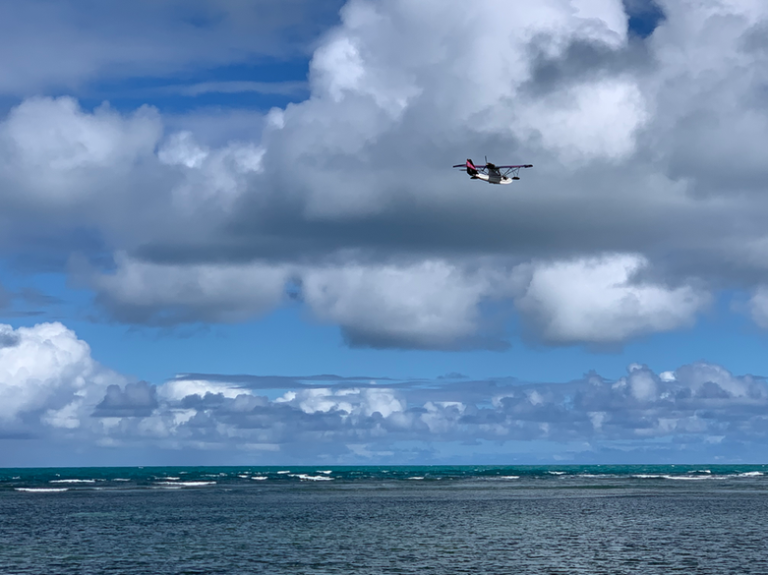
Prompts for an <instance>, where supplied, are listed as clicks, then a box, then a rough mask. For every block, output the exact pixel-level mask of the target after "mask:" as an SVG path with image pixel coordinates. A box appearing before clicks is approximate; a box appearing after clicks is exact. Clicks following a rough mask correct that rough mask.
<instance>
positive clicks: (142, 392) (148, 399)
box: [93, 381, 158, 417]
mask: <svg viewBox="0 0 768 575" xmlns="http://www.w3.org/2000/svg"><path fill="white" fill-rule="evenodd" d="M157 405H158V404H157V388H156V387H155V386H154V385H150V384H149V383H147V382H146V381H139V382H137V383H133V382H129V383H126V384H125V387H124V388H123V389H121V388H120V386H119V385H115V384H113V385H110V386H109V387H107V391H106V395H104V399H102V400H101V403H99V404H98V405H97V406H96V409H95V410H94V412H93V415H94V416H95V417H142V416H147V415H149V414H151V413H152V411H153V410H154V409H155V408H156V407H157Z"/></svg>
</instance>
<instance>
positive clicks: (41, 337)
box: [0, 323, 127, 434]
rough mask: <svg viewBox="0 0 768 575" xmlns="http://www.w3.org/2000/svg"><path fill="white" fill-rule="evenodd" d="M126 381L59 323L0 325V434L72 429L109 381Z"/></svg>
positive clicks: (81, 420) (100, 396) (100, 394)
mask: <svg viewBox="0 0 768 575" xmlns="http://www.w3.org/2000/svg"><path fill="white" fill-rule="evenodd" d="M126 381H127V380H126V379H125V378H123V377H122V376H120V375H118V374H116V373H114V372H112V371H110V370H109V369H107V368H105V367H103V366H101V365H100V364H99V363H98V362H96V361H94V360H93V358H92V357H91V350H90V347H89V346H88V344H87V343H86V342H84V341H82V340H80V339H78V338H77V336H76V335H75V333H74V332H73V331H71V330H69V329H67V328H66V327H65V326H64V325H62V324H60V323H48V324H39V325H36V326H34V327H20V328H18V329H15V330H14V329H13V328H12V327H11V326H9V325H0V396H1V397H2V401H0V433H3V432H5V433H31V434H35V433H38V432H39V431H40V426H43V427H48V428H60V429H65V430H68V429H77V428H79V427H80V426H81V424H82V422H83V419H85V420H86V421H87V418H88V416H89V415H90V412H91V411H92V410H93V409H94V407H95V406H96V405H97V404H98V402H99V401H100V400H101V399H102V398H103V396H104V392H105V390H106V389H107V387H108V386H109V385H118V384H123V383H125V382H126Z"/></svg>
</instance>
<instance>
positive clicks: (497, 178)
mask: <svg viewBox="0 0 768 575" xmlns="http://www.w3.org/2000/svg"><path fill="white" fill-rule="evenodd" d="M471 178H472V179H473V180H483V181H484V182H488V183H489V184H511V183H512V178H507V177H506V176H502V175H501V174H498V173H496V174H494V173H493V172H491V173H490V174H475V175H474V176H471Z"/></svg>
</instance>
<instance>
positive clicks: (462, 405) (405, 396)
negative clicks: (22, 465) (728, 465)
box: [0, 324, 768, 464]
mask: <svg viewBox="0 0 768 575" xmlns="http://www.w3.org/2000/svg"><path fill="white" fill-rule="evenodd" d="M0 332H2V333H3V334H4V337H5V336H7V335H9V334H10V336H12V337H14V338H16V342H15V343H14V344H13V345H10V346H4V347H2V348H0V375H1V376H2V377H0V382H1V383H0V385H2V389H0V391H1V392H2V395H3V398H4V401H3V403H2V406H1V407H0V425H1V426H2V430H1V431H2V435H3V437H5V441H11V439H9V438H11V437H17V439H16V440H13V441H17V442H23V441H26V439H23V437H28V436H34V437H36V438H37V441H38V442H41V443H40V445H41V446H42V447H41V449H42V448H43V447H44V448H45V449H42V451H41V453H49V452H50V451H51V449H50V448H51V446H54V445H58V446H60V447H66V446H68V445H75V444H76V445H77V446H78V450H79V452H80V453H81V455H80V457H84V458H85V459H84V461H90V462H91V463H90V464H93V463H94V461H95V459H94V458H95V457H96V455H95V454H97V453H102V452H103V451H102V450H103V449H104V448H108V449H110V450H116V451H117V452H121V451H125V452H126V453H129V452H130V453H133V452H135V451H136V450H138V451H140V452H143V453H147V454H157V453H160V452H163V451H167V450H172V451H177V452H179V453H183V454H185V455H184V456H183V457H186V458H187V461H189V462H193V461H196V460H198V458H199V457H201V456H202V455H201V454H202V453H204V452H206V451H209V450H216V451H217V452H219V453H223V454H227V455H226V457H225V458H224V459H226V460H227V461H229V462H231V463H237V462H238V461H242V460H243V459H242V455H238V453H240V454H242V453H244V452H248V453H250V454H251V455H249V456H248V457H249V459H248V460H249V461H253V459H252V457H254V456H253V453H258V452H260V453H262V455H261V456H259V457H258V458H257V459H258V462H259V463H265V464H266V463H270V462H275V461H280V462H287V461H292V460H302V461H305V462H306V461H309V460H312V461H317V462H320V461H325V462H326V463H334V462H335V463H349V462H361V461H379V460H380V461H381V462H382V463H408V462H409V461H410V460H409V457H410V455H409V454H410V453H411V452H412V450H411V449H410V448H409V449H403V446H406V445H409V446H411V447H413V446H414V445H415V446H423V447H426V446H431V447H430V449H431V452H432V455H429V456H425V457H428V458H429V457H433V458H436V459H435V460H436V461H450V460H451V454H452V453H454V454H455V453H456V451H455V449H454V448H455V446H456V445H459V444H466V443H467V442H470V443H475V444H477V445H481V444H488V443H491V444H495V445H497V452H498V453H499V454H503V455H504V457H512V456H513V455H514V454H515V450H516V449H523V450H524V448H523V447H521V446H523V445H525V444H527V443H528V442H536V444H537V445H539V446H546V450H545V453H546V455H542V456H541V458H540V459H538V460H539V461H544V460H547V459H548V458H549V457H550V456H554V455H558V454H559V455H563V454H566V455H567V454H570V455H568V457H571V456H573V454H572V453H571V452H570V449H571V446H572V445H574V444H580V445H586V446H588V448H587V450H586V451H585V452H584V453H583V454H582V455H581V456H578V457H581V458H582V459H584V458H587V459H589V460H592V458H596V459H597V460H600V457H613V455H610V454H611V453H612V451H614V450H616V449H619V448H620V449H621V450H622V452H623V453H625V454H627V457H630V458H632V457H635V455H638V454H640V455H642V456H652V457H655V458H657V459H658V458H659V457H667V456H668V455H670V454H672V456H674V455H675V454H677V455H680V454H682V453H683V452H684V451H685V453H687V455H686V458H689V459H690V458H691V457H694V458H695V457H699V458H700V459H699V460H700V461H705V460H714V458H715V457H718V458H724V459H722V460H727V461H738V460H739V459H740V458H741V457H751V455H750V454H752V453H755V452H756V451H755V449H756V448H757V446H761V445H763V444H764V442H765V439H766V436H767V435H768V426H767V425H766V421H765V413H766V409H767V408H768V385H766V380H765V379H764V378H761V377H754V376H736V375H734V374H732V373H730V372H729V371H727V370H726V369H725V368H723V367H721V366H719V365H715V364H708V363H695V364H690V365H685V366H681V367H679V368H677V369H676V370H673V371H667V372H663V373H656V372H654V371H652V370H651V369H649V368H648V367H646V366H643V365H639V364H633V365H630V366H629V367H628V370H627V374H626V375H625V376H624V377H621V378H618V379H613V380H612V379H606V378H603V377H601V376H599V375H598V374H596V373H590V374H587V375H586V376H584V377H582V378H578V379H575V380H573V381H571V382H569V383H525V382H520V381H517V380H513V379H510V378H499V379H491V380H476V379H471V378H454V379H451V380H449V381H448V380H445V379H444V378H437V379H435V380H416V381H412V380H400V381H394V380H382V381H380V382H378V383H377V382H376V381H363V380H359V379H358V380H351V379H349V378H338V377H334V376H310V377H295V378H265V377H263V376H239V377H234V378H233V377H228V376H215V375H211V376H209V377H208V378H207V379H204V378H201V376H199V375H198V376H187V377H184V376H180V377H177V378H174V379H171V380H169V381H167V382H165V383H162V384H160V385H157V386H155V385H152V384H149V383H147V382H135V381H130V380H128V379H127V378H125V377H123V376H120V375H119V374H116V373H114V372H111V371H109V370H108V369H106V368H105V367H103V366H101V365H99V364H98V363H97V362H95V361H94V360H93V359H92V358H91V356H90V350H89V348H88V345H87V344H86V343H85V342H83V341H82V340H79V339H77V337H76V335H75V334H74V333H73V332H72V331H70V330H68V329H66V328H65V327H64V326H62V325H61V324H40V325H37V326H34V327H31V328H19V329H17V330H12V329H10V328H9V327H7V326H3V327H2V329H0ZM267 390H269V391H268V392H267V394H266V395H264V394H263V393H264V391H267ZM276 392H277V393H276ZM25 434H26V435H25ZM18 445H19V444H17V443H14V444H13V445H11V447H13V449H15V447H14V446H18ZM601 454H602V455H601ZM649 454H650V455H649ZM665 454H666V455H665ZM422 455H424V454H423V453H422ZM89 457H90V458H91V459H90V460H89V459H88V458H89ZM99 457H100V456H99ZM152 457H154V455H152ZM183 457H182V459H183ZM371 457H372V458H373V459H370V458H371ZM585 460H586V459H585ZM534 461H536V459H534V460H532V461H531V462H534ZM454 462H455V460H454ZM44 463H45V462H43V461H40V462H38V464H44Z"/></svg>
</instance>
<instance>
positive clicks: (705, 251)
mask: <svg viewBox="0 0 768 575" xmlns="http://www.w3.org/2000/svg"><path fill="white" fill-rule="evenodd" d="M473 6H474V8H473V9H472V10H469V11H468V10H467V9H466V3H463V2H458V0H456V1H454V0H419V1H418V2H414V1H412V0H387V1H384V0H381V1H379V0H346V1H345V0H328V1H325V0H324V1H321V2H318V1H310V0H286V1H284V2H280V3H276V2H269V1H266V0H151V1H150V0H136V1H135V2H131V3H125V2H117V1H111V0H108V1H103V0H101V1H98V2H97V1H94V0H59V1H56V2H53V1H51V0H28V1H26V2H24V3H19V2H14V1H12V0H0V55H2V57H1V58H0V466H6V467H8V466H90V465H225V464H227V465H288V464H291V465H299V464H313V465H314V464H327V465H334V464H336V465H383V464H409V465H420V464H568V463H573V464H588V463H766V455H765V454H766V451H765V447H764V446H765V444H766V440H767V439H768V384H767V383H766V379H765V376H768V360H766V358H768V345H767V344H768V333H767V332H768V229H767V228H766V226H765V222H766V221H767V218H768V201H766V199H767V198H766V195H767V194H768V184H766V182H768V146H766V145H765V141H766V136H768V104H767V103H768V97H767V96H768V41H767V40H766V39H768V4H766V3H765V2H763V1H762V0H656V1H651V0H624V1H621V0H541V1H540V2H536V3H535V4H532V3H530V2H523V1H522V0H519V1H518V0H477V2H475V4H473ZM486 156H487V157H488V159H489V160H491V161H493V162H496V163H504V164H506V163H513V164H517V163H521V164H527V163H530V164H533V165H534V167H533V168H532V169H528V170H524V171H523V173H521V176H522V178H521V180H520V181H516V182H514V184H513V185H509V186H491V185H487V184H485V183H482V182H477V181H471V180H469V178H467V175H466V174H463V173H461V172H460V171H459V170H452V169H451V168H450V166H451V165H453V164H456V163H461V162H463V161H464V160H465V159H466V158H473V159H474V160H475V161H476V162H479V161H481V160H483V159H484V158H485V157H486Z"/></svg>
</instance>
